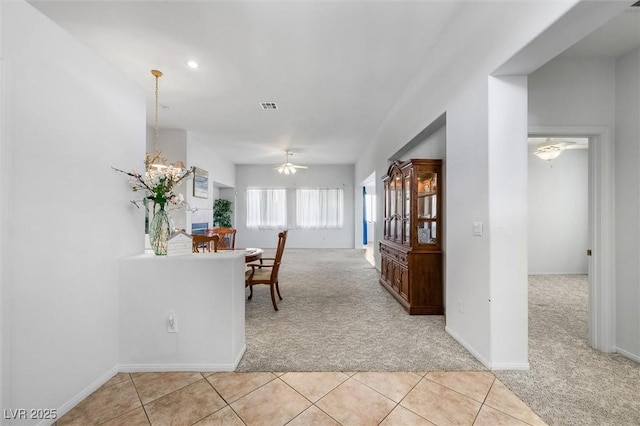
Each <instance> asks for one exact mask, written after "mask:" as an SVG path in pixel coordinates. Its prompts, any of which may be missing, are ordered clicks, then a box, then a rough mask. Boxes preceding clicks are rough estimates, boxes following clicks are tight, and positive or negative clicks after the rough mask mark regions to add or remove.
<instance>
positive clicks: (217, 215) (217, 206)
mask: <svg viewBox="0 0 640 426" xmlns="http://www.w3.org/2000/svg"><path fill="white" fill-rule="evenodd" d="M213 226H214V227H215V226H218V227H220V228H231V201H229V200H225V199H224V198H218V199H217V200H214V202H213Z"/></svg>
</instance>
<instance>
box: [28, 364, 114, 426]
mask: <svg viewBox="0 0 640 426" xmlns="http://www.w3.org/2000/svg"><path fill="white" fill-rule="evenodd" d="M117 373H118V369H117V368H116V366H113V367H112V368H110V369H109V370H107V371H106V372H105V373H104V374H103V375H102V376H100V377H98V378H97V379H96V380H94V381H93V382H92V383H91V384H90V385H89V386H87V387H86V388H84V389H83V390H82V391H80V392H79V393H78V394H76V395H75V396H74V397H73V398H71V399H70V400H69V401H67V402H65V403H64V404H62V406H61V407H59V408H58V411H57V414H58V415H57V417H58V419H60V417H62V416H64V415H65V414H67V413H68V412H69V410H71V409H72V408H73V407H75V406H76V405H78V404H79V403H80V402H81V401H82V400H83V399H85V398H86V397H88V396H89V395H91V394H92V393H94V392H95V391H97V390H98V389H99V388H100V386H102V385H104V384H105V383H107V382H108V381H109V380H110V379H111V378H112V377H113V376H115V375H116V374H117ZM55 422H56V420H43V421H41V422H40V423H38V425H42V426H45V425H52V424H55Z"/></svg>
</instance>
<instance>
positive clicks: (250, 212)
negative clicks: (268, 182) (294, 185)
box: [247, 189, 287, 229]
mask: <svg viewBox="0 0 640 426" xmlns="http://www.w3.org/2000/svg"><path fill="white" fill-rule="evenodd" d="M286 224H287V192H286V190H285V189H247V228H262V229H273V228H285V227H286Z"/></svg>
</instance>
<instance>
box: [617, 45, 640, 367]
mask: <svg viewBox="0 0 640 426" xmlns="http://www.w3.org/2000/svg"><path fill="white" fill-rule="evenodd" d="M615 94H616V122H615V133H616V141H615V144H616V150H615V151H616V153H615V162H616V327H617V333H616V345H617V347H618V351H619V352H621V353H623V354H625V355H626V356H629V357H631V358H634V359H635V360H636V361H638V362H640V266H639V265H640V221H639V220H638V218H639V217H640V50H635V51H634V52H631V53H629V54H627V55H625V56H623V57H621V58H620V59H619V60H618V61H617V62H616V89H615Z"/></svg>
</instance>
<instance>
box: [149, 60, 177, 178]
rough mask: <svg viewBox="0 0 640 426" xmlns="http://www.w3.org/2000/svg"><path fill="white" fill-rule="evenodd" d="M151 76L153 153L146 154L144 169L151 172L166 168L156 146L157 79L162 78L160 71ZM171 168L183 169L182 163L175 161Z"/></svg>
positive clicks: (163, 158) (165, 162) (152, 71)
mask: <svg viewBox="0 0 640 426" xmlns="http://www.w3.org/2000/svg"><path fill="white" fill-rule="evenodd" d="M151 75H153V76H154V77H155V79H156V92H155V94H156V98H155V137H154V142H153V153H149V152H147V154H146V156H145V161H144V164H145V167H146V169H147V170H152V169H157V170H160V169H163V168H165V167H168V164H167V158H166V157H165V156H164V155H163V154H162V152H160V149H159V148H158V144H159V139H160V137H159V133H158V106H159V104H158V79H159V78H160V77H162V71H159V70H151ZM171 166H172V167H175V168H177V169H183V168H184V163H183V162H182V161H176V162H175V163H173V164H171Z"/></svg>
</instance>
